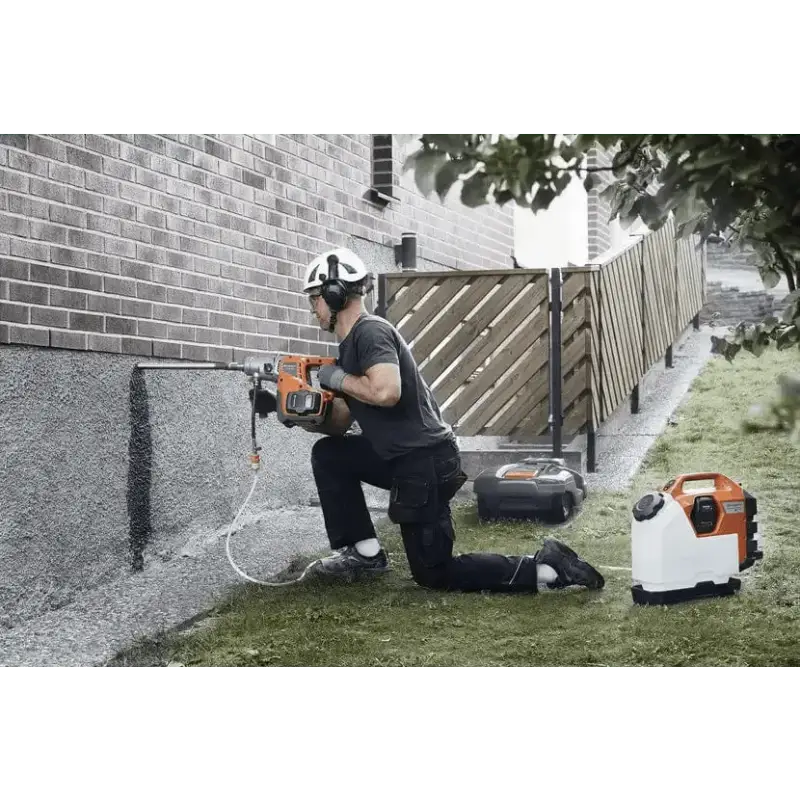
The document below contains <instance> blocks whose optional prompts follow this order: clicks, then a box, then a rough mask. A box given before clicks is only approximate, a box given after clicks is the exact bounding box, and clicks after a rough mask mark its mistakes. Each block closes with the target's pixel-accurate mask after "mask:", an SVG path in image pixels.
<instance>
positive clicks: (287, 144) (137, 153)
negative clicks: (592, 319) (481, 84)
mask: <svg viewBox="0 0 800 800" xmlns="http://www.w3.org/2000/svg"><path fill="white" fill-rule="evenodd" d="M370 145H371V135H370V134H348V135H344V134H342V135H340V134H330V135H310V134H309V135H302V134H297V135H285V136H284V135H280V134H277V135H276V134H230V135H229V134H204V135H197V134H135V135H134V134H103V135H94V134H70V135H50V134H47V135H34V134H5V135H0V343H5V344H26V345H35V346H41V347H53V348H69V349H78V350H94V351H102V352H111V353H125V354H135V355H141V356H154V357H167V358H186V359H198V360H206V359H215V360H216V359H219V360H232V359H236V358H238V357H240V356H241V355H243V354H245V353H258V352H270V353H274V352H285V351H287V350H292V351H301V352H314V353H321V354H324V353H326V352H328V351H329V349H330V344H331V342H332V339H331V338H330V337H328V336H327V335H326V334H323V333H321V332H320V331H319V330H318V329H317V327H316V326H315V325H314V324H313V320H312V318H311V317H310V315H309V313H308V310H307V306H306V303H305V300H304V298H303V297H302V296H301V295H300V294H299V292H300V289H301V286H302V275H303V269H304V267H305V265H306V264H307V263H308V261H309V260H310V259H311V258H312V257H313V256H314V255H316V254H317V253H318V252H319V251H320V250H322V249H324V248H326V247H330V246H343V245H347V246H355V247H356V249H358V243H359V242H363V243H364V245H365V247H366V246H369V248H373V250H374V248H375V247H380V248H386V249H389V250H391V248H393V246H394V245H395V244H399V242H400V236H401V233H403V232H404V231H410V232H414V233H416V234H417V236H418V243H419V245H418V246H419V257H420V258H421V259H424V260H426V261H427V262H428V264H429V265H430V264H433V265H441V266H443V267H448V268H468V269H480V268H486V267H504V268H505V267H509V266H510V257H511V253H512V250H513V215H512V211H511V209H506V210H503V209H499V208H496V207H485V208H483V209H478V210H469V209H466V208H464V207H461V206H459V205H458V204H457V203H452V202H451V203H449V204H448V205H446V206H443V205H441V204H440V203H439V202H438V200H427V199H425V198H423V197H421V196H420V195H419V194H418V193H417V192H416V190H415V189H414V188H413V176H412V175H411V174H410V173H407V174H402V165H401V163H400V159H399V158H398V159H397V160H396V163H395V176H394V183H395V186H396V195H397V199H396V200H395V201H394V202H393V203H391V204H390V205H389V206H388V207H386V208H382V207H381V206H379V205H376V204H374V203H372V202H370V201H369V200H367V199H365V196H366V195H367V193H368V190H369V188H370V184H371V147H370ZM354 243H355V245H354ZM385 261H386V259H384V262H385Z"/></svg>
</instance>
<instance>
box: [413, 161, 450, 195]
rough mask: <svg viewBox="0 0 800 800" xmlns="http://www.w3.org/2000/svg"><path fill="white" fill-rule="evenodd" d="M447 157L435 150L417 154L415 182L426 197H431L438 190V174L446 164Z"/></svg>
mask: <svg viewBox="0 0 800 800" xmlns="http://www.w3.org/2000/svg"><path fill="white" fill-rule="evenodd" d="M446 160H447V156H446V155H445V154H444V153H437V152H436V151H435V150H423V151H422V152H420V153H418V154H417V157H416V160H415V164H414V182H415V183H416V185H417V189H419V191H420V192H421V193H422V195H423V196H424V197H428V196H429V195H431V194H432V193H433V192H434V190H435V188H436V173H437V171H438V170H439V168H440V167H441V166H442V165H443V164H444V163H445V161H446Z"/></svg>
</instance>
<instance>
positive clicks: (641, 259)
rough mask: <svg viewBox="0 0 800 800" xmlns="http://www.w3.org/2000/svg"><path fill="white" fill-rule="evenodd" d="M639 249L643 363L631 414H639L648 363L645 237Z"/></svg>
mask: <svg viewBox="0 0 800 800" xmlns="http://www.w3.org/2000/svg"><path fill="white" fill-rule="evenodd" d="M639 248H640V250H639V270H640V274H641V278H642V288H641V291H640V292H639V309H640V313H641V315H642V363H641V369H640V377H639V380H638V381H636V385H635V386H634V387H633V391H632V392H631V414H638V413H639V381H641V379H642V378H643V377H644V373H645V364H646V363H647V359H646V354H647V321H646V317H647V314H646V311H647V306H646V304H645V286H644V237H642V240H641V241H640V242H639Z"/></svg>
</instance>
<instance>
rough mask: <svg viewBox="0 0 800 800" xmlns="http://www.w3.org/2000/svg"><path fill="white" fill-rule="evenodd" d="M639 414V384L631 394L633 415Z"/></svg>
mask: <svg viewBox="0 0 800 800" xmlns="http://www.w3.org/2000/svg"><path fill="white" fill-rule="evenodd" d="M638 413H639V384H638V383H637V384H636V386H634V387H633V391H632V392H631V414H638Z"/></svg>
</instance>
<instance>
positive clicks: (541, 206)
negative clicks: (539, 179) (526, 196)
mask: <svg viewBox="0 0 800 800" xmlns="http://www.w3.org/2000/svg"><path fill="white" fill-rule="evenodd" d="M555 197H556V193H555V192H554V191H553V190H552V189H551V188H550V187H549V186H540V187H539V188H538V189H537V191H536V194H535V195H534V198H533V201H532V202H531V208H532V209H533V210H534V211H545V210H546V209H547V208H549V207H550V203H552V202H553V200H554V199H555Z"/></svg>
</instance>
